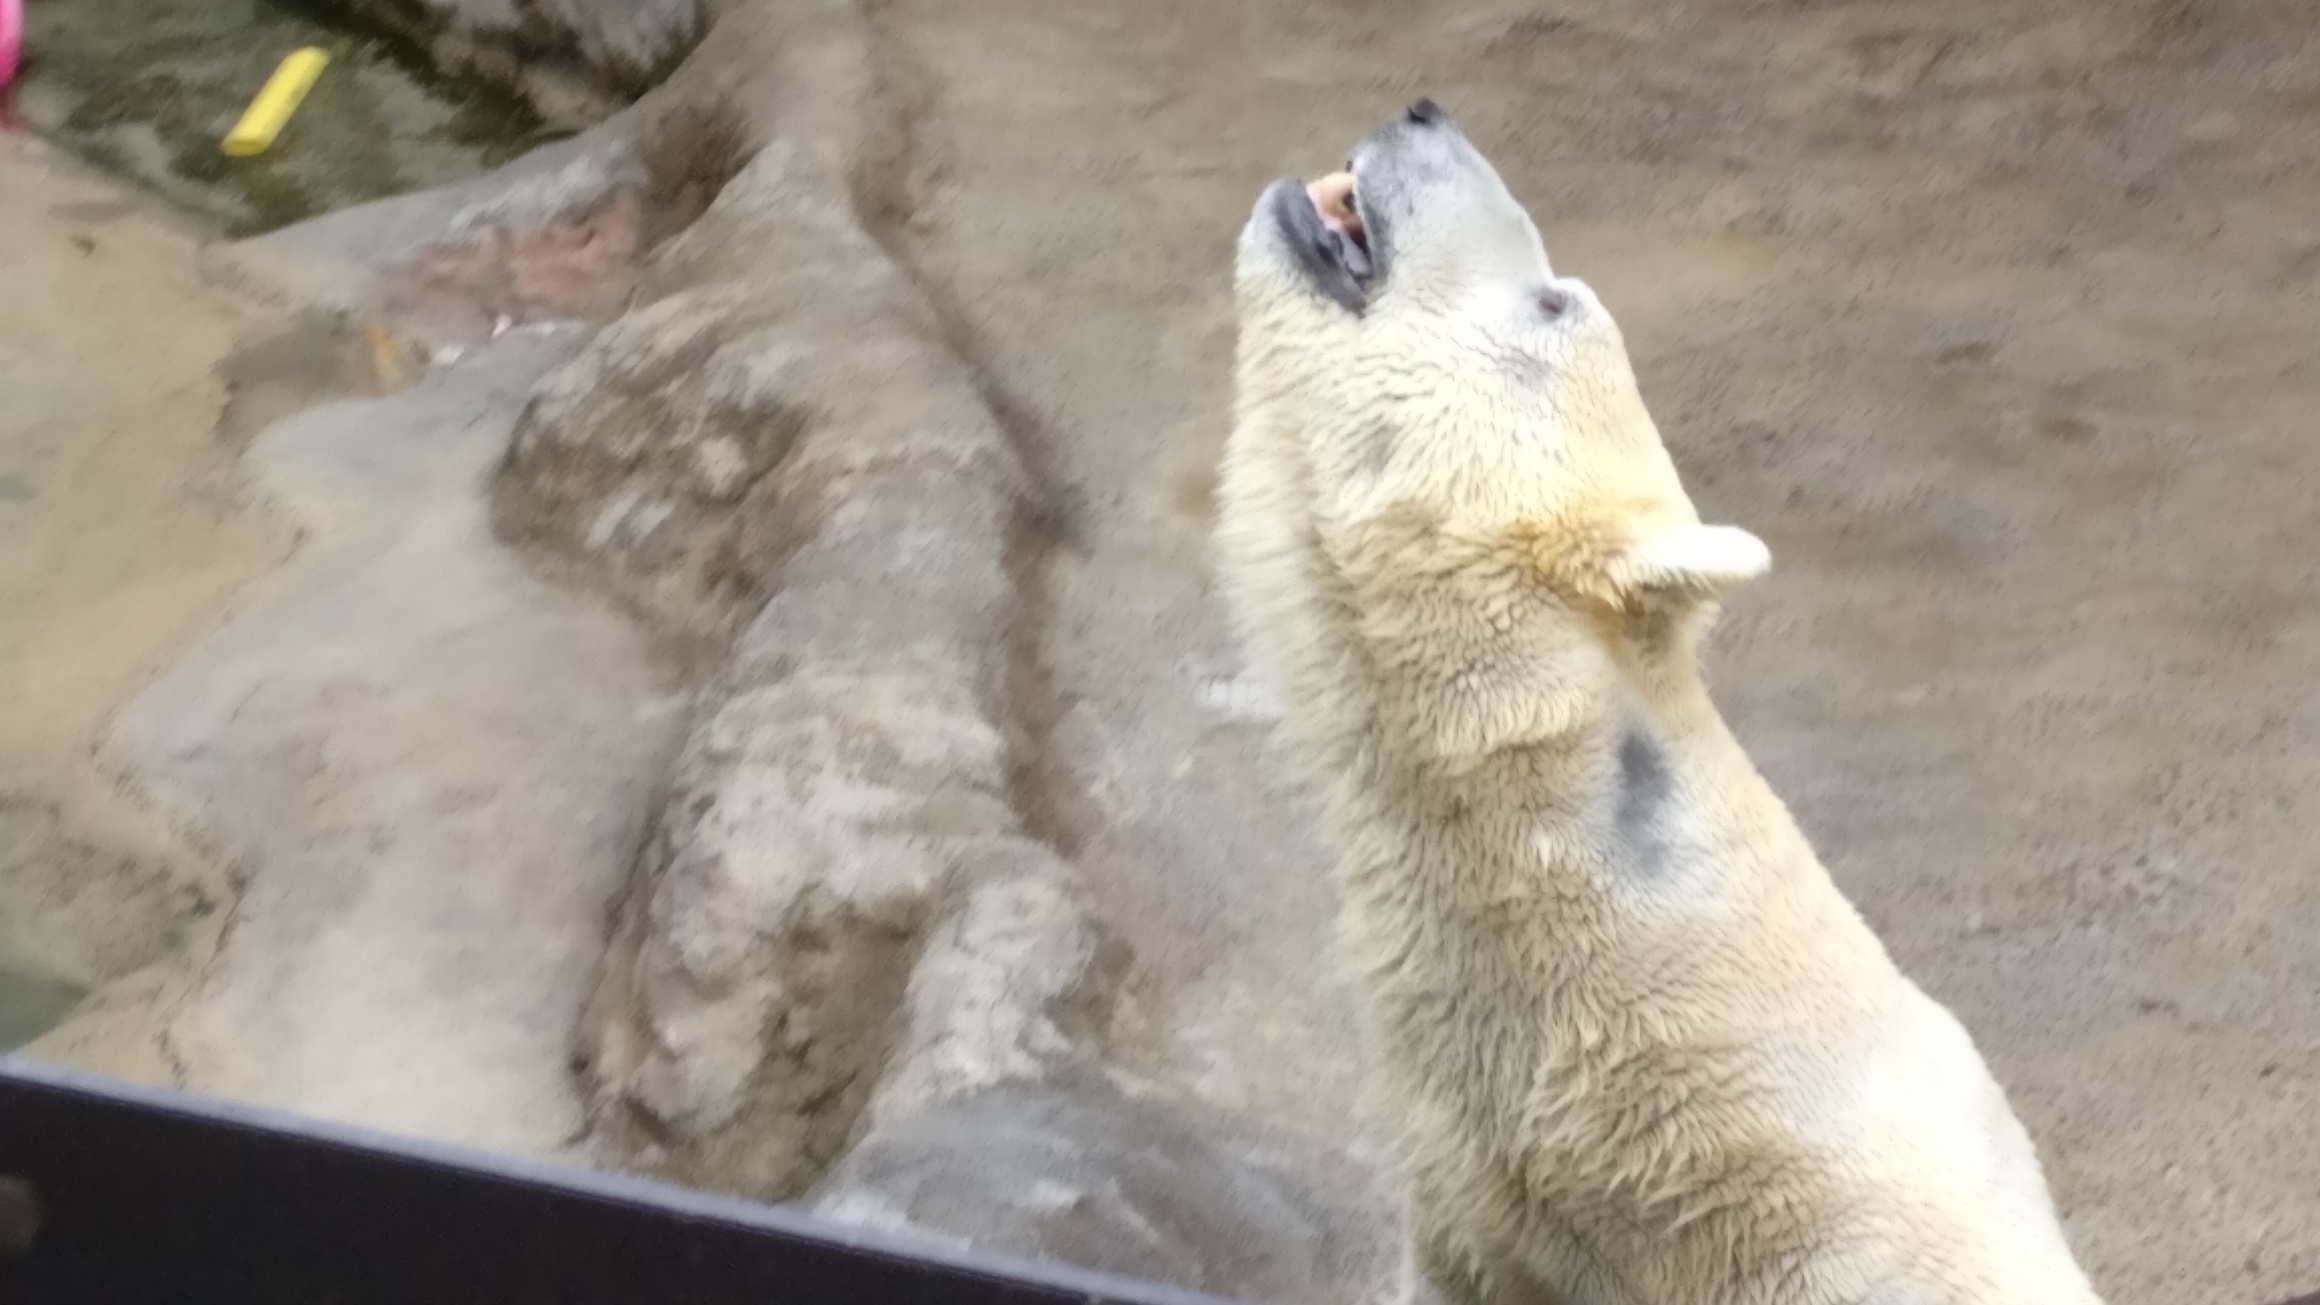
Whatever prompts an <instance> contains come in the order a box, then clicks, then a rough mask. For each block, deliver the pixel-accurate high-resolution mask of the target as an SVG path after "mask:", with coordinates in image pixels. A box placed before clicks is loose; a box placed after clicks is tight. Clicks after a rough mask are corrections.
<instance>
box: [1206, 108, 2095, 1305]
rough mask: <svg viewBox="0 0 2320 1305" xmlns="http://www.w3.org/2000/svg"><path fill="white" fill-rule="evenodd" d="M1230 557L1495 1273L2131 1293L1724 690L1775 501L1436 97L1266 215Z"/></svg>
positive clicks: (1420, 1231) (1452, 1225)
mask: <svg viewBox="0 0 2320 1305" xmlns="http://www.w3.org/2000/svg"><path fill="white" fill-rule="evenodd" d="M1235 282H1236V295H1237V299H1238V312H1239V326H1240V340H1239V356H1238V363H1237V366H1238V376H1237V386H1236V387H1237V394H1236V396H1235V411H1234V425H1233V430H1232V433H1231V436H1230V439H1229V442H1228V444H1227V447H1226V451H1225V455H1224V465H1223V469H1222V473H1221V477H1220V482H1219V486H1218V491H1219V497H1218V521H1217V527H1216V532H1217V539H1216V543H1217V548H1218V555H1219V556H1218V566H1219V571H1220V579H1221V582H1222V585H1223V587H1224V589H1225V592H1226V595H1227V600H1228V603H1229V606H1230V608H1231V612H1232V617H1233V620H1234V623H1235V625H1236V626H1237V629H1238V633H1239V637H1240V638H1241V640H1242V641H1243V644H1244V648H1245V650H1246V652H1247V653H1248V655H1249V657H1250V659H1251V660H1252V662H1253V663H1254V664H1255V666H1256V669H1257V670H1258V671H1259V672H1260V673H1261V674H1262V675H1263V676H1264V677H1265V678H1266V680H1267V681H1268V682H1269V683H1270V684H1271V685H1272V686H1274V688H1275V690H1276V692H1277V693H1278V694H1279V695H1280V700H1281V708H1282V712H1283V717H1282V720H1281V722H1280V725H1279V728H1280V729H1281V730H1282V731H1283V737H1284V738H1285V739H1286V740H1287V741H1288V742H1289V743H1290V744H1291V745H1292V746H1293V750H1294V751H1295V752H1297V753H1298V754H1300V755H1301V756H1302V757H1303V758H1304V759H1305V760H1306V761H1308V762H1310V763H1311V764H1312V766H1313V768H1314V769H1315V771H1316V772H1317V774H1316V778H1317V779H1319V780H1320V781H1321V782H1322V784H1323V787H1324V789H1325V791H1326V793H1327V795H1328V803H1327V809H1328V814H1329V817H1330V821H1331V823H1332V824H1333V826H1334V833H1335V836H1336V839H1337V842H1338V846H1339V867H1338V882H1339V887H1340V893H1341V898H1342V902H1343V908H1342V909H1343V921H1342V931H1343V936H1344V939H1345V942H1346V945H1347V947H1348V948H1349V949H1350V952H1351V954H1352V956H1353V958H1354V959H1355V961H1356V962H1357V963H1358V965H1359V967H1360V968H1361V970H1362V972H1363V974H1364V975H1365V977H1366V979H1367V981H1368V985H1369V989H1370V995H1371V997H1372V999H1373V1002H1374V1006H1375V1013H1376V1017H1377V1019H1378V1022H1379V1027H1380V1031H1381V1033H1382V1041H1383V1045H1384V1047H1385V1057H1384V1058H1385V1060H1386V1062H1387V1068H1386V1082H1387V1085H1388V1086H1389V1088H1390V1090H1391V1092H1392V1093H1393V1099H1394V1101H1395V1104H1396V1107H1397V1109H1398V1110H1399V1111H1400V1112H1401V1117H1402V1118H1403V1119H1404V1120H1406V1123H1407V1129H1408V1136H1407V1138H1406V1142H1407V1159H1408V1169H1409V1182H1410V1186H1409V1202H1410V1210H1411V1215H1410V1225H1411V1227H1410V1252H1409V1255H1410V1263H1411V1264H1413V1265H1414V1266H1415V1271H1414V1273H1413V1274H1412V1275H1411V1277H1412V1280H1413V1281H1414V1282H1419V1283H1423V1284H1424V1285H1425V1286H1427V1287H1430V1288H1431V1289H1432V1290H1433V1291H1434V1292H1436V1293H1439V1294H1440V1295H1442V1296H1444V1297H1446V1298H1448V1299H1451V1300H1455V1301H1459V1302H1493V1303H1502V1302H1559V1303H1561V1305H1744V1303H1745V1305H1755V1303H1761V1305H1965V1303H1966V1302H1973V1303H1975V1305H1996V1303H1998V1302H2007V1303H2012V1305H2033V1303H2035V1305H2070V1303H2073V1302H2077V1303H2086V1302H2096V1303H2097V1305H2099V1302H2098V1298H2097V1297H2096V1296H2095V1294H2094V1291H2093V1288H2092V1287H2091V1286H2090V1285H2089V1283H2088V1280H2087V1278H2086V1276H2085V1274H2084V1273H2083V1272H2082V1271H2081V1270H2080V1268H2079V1266H2078V1265H2077V1263H2076V1262H2075V1261H2074V1259H2073V1258H2072V1255H2071V1252H2070V1250H2069V1248H2068V1246H2067V1244H2066V1243H2065V1240H2064V1236H2063V1232H2062V1228H2061V1225H2060V1221H2059V1219H2058V1218H2057V1216H2056V1214H2055V1211H2054V1207H2053V1202H2052V1199H2051V1197H2050V1196H2049V1195H2048V1192H2047V1189H2046V1182H2045V1178H2044V1175H2043V1173H2042V1172H2041V1169H2040V1166H2039V1162H2038V1159H2037V1155H2036V1153H2035V1151H2034V1149H2033V1147H2032V1145H2031V1142H2030V1140H2029V1138H2028V1136H2027V1134H2026V1133H2025V1132H2024V1130H2023V1128H2022V1126H2021V1124H2020V1123H2019V1122H2018V1121H2017V1120H2016V1119H2015V1117H2014V1115H2013V1112H2012V1111H2011V1110H2010V1109H2009V1107H2008V1105H2007V1103H2006V1100H2005V1097H2004V1094H2003V1093H2002V1091H2001V1090H2000V1088H1999V1087H1998V1085H1997V1083H1996V1082H1995V1081H1994V1080H1993V1079H1992V1077H1991V1076H1990V1073H1989V1071H1988V1070H1987V1069H1986V1068H1985V1067H1984V1065H1983V1062H1982V1059H1981V1057H1980V1055H1979V1054H1978V1053H1977V1051H1976V1050H1975V1048H1974V1045H1973V1043H1972V1041H1971V1039H1970V1038H1969V1037H1968V1036H1967V1034H1966V1032H1965V1030H1964V1029H1963V1028H1962V1027H1961V1026H1960V1025H1959V1024H1958V1022H1957V1020H1956V1019H1955V1018H1953V1017H1952V1016H1951V1015H1950V1014H1949V1012H1948V1011H1946V1010H1944V1009H1943V1008H1942V1007H1941V1006H1939V1005H1937V1004H1936V1003H1935V1002H1934V1001H1932V1000H1931V999H1930V998H1928V997H1926V996H1925V995H1924V994H1923V993H1922V992H1920V991H1919V990H1918V989H1917V988H1916V987H1915V986H1914V985H1913V984H1911V983H1910V982H1909V980H1908V979H1906V978H1904V977H1903V976H1902V975H1901V973H1900V972H1899V971H1898V970H1897V969H1896V968H1895V967H1894V965H1893V963H1892V961H1891V960H1890V959H1889V958H1888V956H1887V954H1886V952H1885V949H1884V947H1883V946H1882V945H1881V944H1880V943H1879V941H1878V940H1877V938H1876V937H1875V936H1874V935H1873V934H1872V933H1871V932H1870V930H1869V928H1868V926H1867V925H1866V924H1865V923H1864V922H1863V921H1862V920H1861V918H1860V916H1859V915H1858V914H1856V913H1855V911H1854V910H1853V908H1852V906H1851V905H1850V904H1849V903H1848V902H1847V901H1846V900H1845V899H1844V898H1843V897H1842V896H1841V895H1840V894H1839V892H1838V891H1837V888H1836V886H1835V884H1834V883H1833V882H1832V881H1831V880H1830V878H1829V876H1828V873H1827V871H1825V870H1824V869H1823V868H1822V866H1821V864H1820V862H1819V860H1818V858H1816V857H1815V855H1814V853H1813V850H1812V848H1811V847H1810V845H1808V843H1807V842H1806V840H1805V838H1804V836H1803V835H1802V834H1801V833H1800V832H1799V831H1798V829H1797V827H1796V825H1795V823H1794V822H1793V821H1792V819H1791V818H1790V816H1789V813H1788V811H1787V809H1786V808H1785V807H1784V806H1783V805H1782V803H1781V801H1780V799H1779V798H1778V797H1777V796H1775V795H1774V794H1773V792H1772V791H1771V789H1770V788H1769V787H1768V786H1767V785H1766V783H1765V782H1764V780H1763V779H1762V778H1761V777H1760V776H1759V775H1758V774H1757V772H1756V770H1755V768H1754V766H1752V765H1751V764H1750V762H1749V760H1748V758H1747V756H1746V755H1745V754H1744V753H1743V752H1742V751H1741V749H1740V747H1739V745H1738V743H1737V742H1735V741H1734V739H1733V737H1732V735H1731V733H1730V732H1729V731H1728V730H1727V729H1726V727H1725V725H1724V723H1723V720H1722V719H1721V717H1720V716H1719V715H1718V714H1717V711H1716V709H1715V707H1714V705H1713V704H1712V703H1711V702H1710V701H1709V697H1708V694H1707V691H1706V689H1705V688H1704V686H1703V684H1702V681H1701V676H1700V671H1699V667H1698V664H1697V660H1696V656H1695V653H1696V648H1697V646H1698V642H1699V640H1700V638H1701V636H1702V634H1703V633H1704V632H1705V631H1706V629H1707V628H1708V626H1709V624H1710V623H1711V622H1712V620H1713V619H1714V614H1715V612H1716V610H1717V605H1718V600H1719V596H1721V595H1724V594H1726V593H1728V592H1729V591H1730V590H1732V588H1733V587H1734V586H1737V585H1740V584H1742V583H1744V582H1747V581H1749V580H1751V579H1753V578H1755V577H1756V576H1758V575H1760V574H1762V573H1763V572H1764V571H1765V570H1766V568H1767V567H1768V565H1769V561H1770V559H1769V557H1768V555H1767V553H1766V550H1765V547H1764V545H1763V544H1762V543H1760V542H1759V541H1758V540H1757V539H1756V538H1755V536H1753V535H1751V534H1749V533H1748V532H1746V531H1744V530H1741V529H1738V528H1735V527H1731V526H1719V525H1704V524H1702V523H1701V521H1700V518H1699V516H1698V513H1697V512H1696V510H1695V509H1694V508H1693V505H1692V503H1691V502H1690V500H1689V499H1688V498H1687V497H1686V496H1685V493H1684V489H1683V486H1682V484H1681V483H1680V482H1679V480H1678V478H1677V474H1676V470H1675V467H1674V464H1673V463H1672V462H1671V461H1670V459H1669V457H1668V454H1667V451H1666V449H1665V447H1664V446H1663V445H1662V444H1661V442H1660V438H1659V434H1658V431H1657V429H1656V428H1655V427H1654V425H1653V423H1652V419H1651V416H1650V414H1649V413H1648V412H1647V411H1646V409H1645V406H1644V403H1643V400H1642V398H1641V396H1640V395H1639V393H1638V391H1637V387H1636V381H1635V376H1634V372H1633V371H1632V369H1631V368H1630V365H1629V362H1628V358H1627V351H1626V346H1625V344H1624V343H1623V342H1622V340H1621V337H1620V333H1619V328H1618V327H1617V326H1616V325H1615V324H1614V323H1613V321H1612V319H1611V316H1610V314H1609V313H1607V312H1606V311H1605V310H1604V307H1603V304H1602V303H1601V302H1600V301H1599V300H1598V299H1597V297H1596V295H1595V293H1594V292H1593V291H1592V290H1590V289H1589V288H1588V287H1587V286H1586V284H1585V283H1583V282H1580V281H1577V280H1573V279H1571V278H1569V277H1566V276H1558V275H1557V274H1556V273H1555V272H1554V271H1553V270H1552V269H1551V268H1550V266H1549V264H1548V260H1547V257H1546V253H1545V251H1544V248H1543V246H1542V244H1541V242H1540V239H1539V234H1538V231H1537V229H1536V227H1534V226H1533V225H1532V222H1531V219H1530V218H1529V217H1528V216H1527V215H1526V214H1525V213H1524V211H1523V209H1522V208H1521V206H1520V205H1519V204H1517V203H1516V201H1515V200H1514V198H1513V197H1512V196H1511V195H1510V194H1509V193H1508V191H1507V188H1506V186H1505V184H1504V183H1503V182H1502V181H1501V180H1500V178H1499V176H1498V174H1497V173H1496V171H1495V170H1493V168H1492V167H1491V165H1490V164H1489V163H1488V162H1487V161H1486V160H1485V159H1484V158H1483V157H1482V155H1481V154H1479V153H1478V152H1477V151H1476V150H1475V149H1474V147H1473V146H1472V145H1471V144H1469V143H1468V141H1467V139H1466V138H1465V136H1464V134H1463V132H1462V131H1461V130H1460V129H1459V128H1458V126H1457V125H1456V124H1455V123H1454V122H1452V121H1451V120H1450V119H1449V118H1448V117H1446V116H1445V115H1444V114H1443V113H1442V111H1441V110H1440V109H1438V108H1437V107H1436V106H1434V105H1433V104H1432V103H1431V102H1428V101H1420V102H1419V103H1417V104H1416V105H1414V106H1412V107H1411V108H1410V109H1409V110H1408V112H1407V114H1406V115H1405V116H1403V117H1402V118H1400V119H1398V120H1396V121H1394V122H1393V123H1391V124H1389V125H1387V126H1386V127H1384V128H1383V129H1381V130H1380V131H1378V132H1377V133H1376V134H1375V135H1373V136H1371V137H1370V138H1369V139H1367V140H1365V141H1363V142H1362V143H1361V144H1360V145H1359V146H1357V147H1356V149H1355V151H1354V154H1353V157H1352V160H1351V161H1350V163H1349V164H1348V170H1347V172H1346V173H1341V174H1338V175H1337V176H1336V177H1333V178H1329V179H1325V180H1324V181H1322V182H1318V183H1314V184H1313V185H1311V186H1307V185H1304V184H1300V183H1299V182H1296V181H1293V180H1289V181H1282V182H1280V183H1277V184H1275V185H1274V186H1273V187H1272V188H1271V189H1269V190H1267V191H1266V192H1265V194H1264V197H1263V198H1262V199H1261V200H1260V201H1259V202H1258V204H1257V206H1256V210H1255V212H1254V214H1253V215H1252V216H1251V218H1250V220H1249V222H1248V225H1247V227H1246V229H1245V230H1244V231H1243V233H1242V236H1241V240H1240V247H1239V254H1238V260H1237V269H1236V276H1235Z"/></svg>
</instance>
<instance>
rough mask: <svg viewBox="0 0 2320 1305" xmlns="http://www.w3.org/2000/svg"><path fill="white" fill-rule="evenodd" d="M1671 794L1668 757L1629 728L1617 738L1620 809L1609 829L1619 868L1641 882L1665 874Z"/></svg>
mask: <svg viewBox="0 0 2320 1305" xmlns="http://www.w3.org/2000/svg"><path fill="white" fill-rule="evenodd" d="M1674 791H1675V775H1674V774H1673V773H1672V772H1670V771H1669V770H1668V763H1667V753H1666V752H1665V751H1664V750H1662V749H1661V747H1660V745H1659V743H1658V741H1657V740H1655V739H1653V738H1652V737H1651V735H1649V734H1647V733H1645V732H1644V731H1643V730H1642V729H1641V728H1639V727H1637V726H1633V725H1630V726H1628V727H1627V732H1626V733H1625V734H1622V735H1621V736H1620V739H1619V805H1618V806H1617V808H1615V809H1614V811H1613V814H1612V818H1611V828H1612V832H1613V834H1614V835H1615V836H1616V838H1617V840H1618V845H1619V848H1620V850H1621V851H1622V852H1623V853H1624V854H1625V855H1624V856H1622V857H1621V864H1623V865H1625V866H1626V867H1627V868H1628V869H1629V870H1630V871H1631V872H1632V873H1634V874H1635V875H1636V876H1637V877H1639V878H1644V879H1655V878H1658V877H1659V875H1660V874H1661V873H1662V872H1663V871H1665V870H1666V869H1667V862H1668V850H1669V839H1668V831H1667V829H1666V827H1665V821H1664V820H1663V818H1662V817H1663V815H1664V813H1665V811H1666V809H1667V805H1668V797H1669V795H1670V794H1672V793H1673V792H1674Z"/></svg>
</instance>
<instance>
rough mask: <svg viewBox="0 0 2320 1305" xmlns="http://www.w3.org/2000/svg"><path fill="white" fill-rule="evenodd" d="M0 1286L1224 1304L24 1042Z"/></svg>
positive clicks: (1, 1171) (3, 1150) (31, 1293)
mask: <svg viewBox="0 0 2320 1305" xmlns="http://www.w3.org/2000/svg"><path fill="white" fill-rule="evenodd" d="M16 1184H21V1186H17V1187H15V1188H14V1191H13V1193H11V1191H9V1190H7V1188H8V1187H10V1186H13V1185H16ZM27 1189H29V1192H30V1193H31V1194H32V1196H33V1198H34V1200H35V1201H36V1202H37V1208H38V1226H37V1228H36V1229H32V1230H30V1232H31V1236H30V1242H29V1247H28V1249H25V1250H23V1251H21V1252H19V1253H15V1254H10V1253H9V1243H10V1241H11V1239H12V1238H13V1237H15V1236H16V1235H17V1234H21V1233H24V1232H26V1231H27V1229H26V1228H25V1226H24V1222H23V1215H24V1214H25V1213H26V1211H25V1210H24V1208H23V1203H22V1200H21V1197H22V1195H23V1194H24V1192H25V1191H26V1190H27ZM12 1195H13V1197H14V1198H16V1199H11V1196H12ZM0 1301H6V1302H8V1303H9V1305H14V1303H15V1302H24V1303H25V1305H80V1303H81V1302H90V1303H91V1305H95V1303H98V1302H102V1305H145V1303H146V1302H152V1303H153V1305H179V1303H180V1302H184V1303H186V1305H193V1303H196V1302H201V1303H206V1302H217V1305H271V1303H272V1302H277V1301H279V1302H283V1305H290V1303H291V1302H297V1303H298V1305H354V1303H355V1302H374V1301H375V1302H381V1303H382V1305H383V1303H385V1302H403V1301H411V1302H426V1303H427V1305H450V1303H451V1302H467V1301H477V1302H483V1301H489V1302H493V1303H494V1305H499V1303H501V1302H507V1303H509V1305H513V1303H516V1302H525V1303H529V1302H543V1303H545V1302H557V1303H558V1305H562V1303H564V1302H572V1303H574V1305H580V1303H582V1302H596V1301H603V1302H607V1305H610V1303H611V1302H622V1303H624V1305H626V1303H631V1302H658V1301H668V1302H686V1303H688V1305H689V1303H692V1302H700V1303H701V1305H713V1303H716V1302H724V1301H736V1302H739V1301H749V1302H766V1303H768V1305H774V1303H779V1305H792V1303H794V1305H822V1303H823V1302H828V1303H829V1305H838V1303H839V1302H846V1303H848V1305H853V1303H855V1302H861V1303H863V1305H869V1303H873V1302H875V1303H877V1305H886V1303H887V1302H893V1303H894V1305H1002V1303H1004V1305H1064V1303H1065V1302H1071V1303H1073V1305H1226V1303H1225V1302H1222V1301H1220V1300H1218V1299H1217V1298H1214V1297H1205V1296H1199V1295H1196V1294H1193V1293H1190V1292H1183V1291H1178V1290H1174V1289H1171V1288H1165V1287H1160V1286H1156V1285H1152V1284H1148V1283H1141V1282H1135V1281H1132V1280H1129V1279H1124V1278H1119V1277H1114V1276H1111V1275H1107V1274H1098V1273H1091V1272H1085V1271H1081V1270H1077V1269H1071V1268H1066V1267H1061V1266H1056V1265H1051V1264H1042V1263H1036V1262H1033V1261H1029V1260H1022V1259H1017V1258H1013V1257H1008V1256H1001V1255H991V1254H984V1253H981V1252H973V1251H965V1250H959V1249H954V1248H951V1247H947V1246H941V1245H935V1244H930V1243H927V1242H920V1241H914V1240H910V1239H906V1238H901V1237H895V1236H890V1235H886V1234H882V1233H876V1232H869V1231H865V1230H861V1229H855V1228H849V1227H845V1226H841V1225H837V1224H833V1223H829V1222H826V1221H824V1220H820V1219H816V1218H813V1217H811V1216H808V1215H805V1214H802V1213H798V1212H796V1211H793V1210H787V1209H779V1208H775V1207H771V1206H764V1205H756V1204H752V1203H750V1202H746V1201H741V1200H736V1199H732V1198H728V1197H721V1196H715V1195H710V1194H708V1193H703V1192H695V1191H690V1190H687V1189H684V1188H679V1187H673V1186H670V1185H667V1184H663V1183H655V1182H650V1181H647V1180H643V1179H637V1178H629V1177H625V1176H620V1175H610V1174H600V1173H593V1172H589V1171H586V1170H580V1169H575V1168H567V1167H564V1166H558V1165H551V1164H547V1163H542V1162H537V1161H531V1160H523V1159H517V1158H514V1157H509V1156H501V1155H493V1154H489V1153H485V1152H478V1151H470V1150H465V1149H462V1148H458V1147H450V1146H444V1145H440V1144H437V1143H430V1142H423V1141H419V1140H416V1139H411V1138H405V1137H398V1136H393V1135H389V1134H385V1133H377V1132H372V1131H370V1130H366V1129H358V1128H352V1127H348V1126H345V1125H340V1124H333V1123H329V1122H325V1121H321V1120H316V1119H309V1118H305V1117H302V1116H296V1115H291V1114H288V1113H285V1112H279V1111H272V1110H264V1109H258V1108H254V1107H249V1106H242V1105H237V1104H233V1103H230V1102H224V1101H218V1100H215V1099H211V1098H204V1097H197V1096H194V1095H191V1094H188V1093H182V1092H174V1091H168V1090H164V1089H155V1088H147V1087H142V1086H138V1085H134V1084H129V1083H124V1082H120V1081H118V1080H114V1079H109V1078H104V1077H101V1076H98V1075H93V1074H86V1073H81V1072H78V1071H72V1070H65V1069H59V1068H56V1067H53V1066H48V1065H42V1064H38V1063H36V1062H32V1061H27V1060H24V1059H22V1058H20V1057H14V1056H0Z"/></svg>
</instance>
